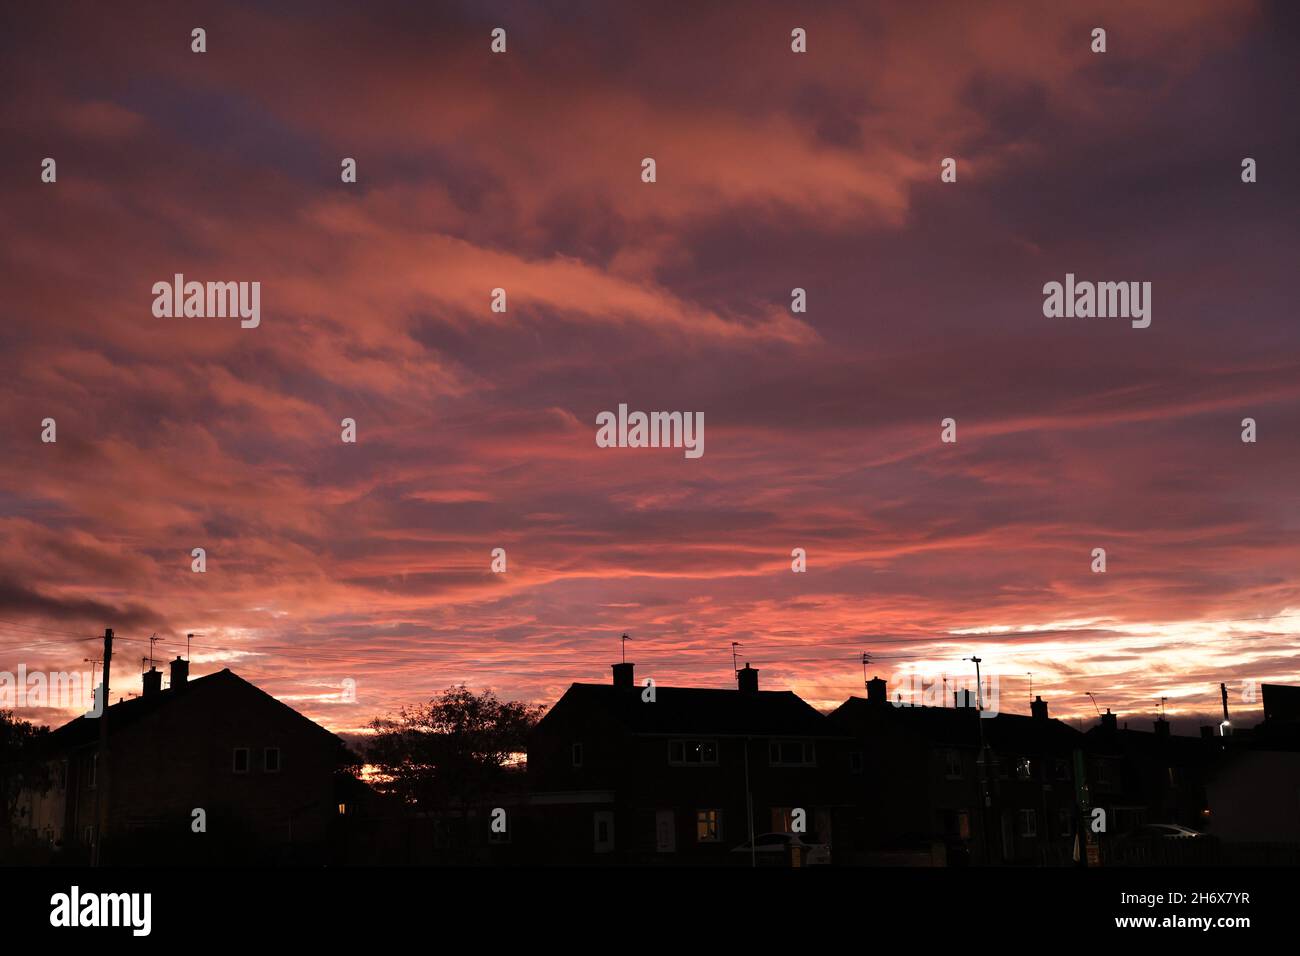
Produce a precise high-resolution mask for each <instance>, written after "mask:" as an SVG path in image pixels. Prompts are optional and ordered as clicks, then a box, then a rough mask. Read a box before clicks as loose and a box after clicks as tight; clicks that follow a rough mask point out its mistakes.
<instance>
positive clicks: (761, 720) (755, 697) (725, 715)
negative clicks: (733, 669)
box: [538, 684, 836, 737]
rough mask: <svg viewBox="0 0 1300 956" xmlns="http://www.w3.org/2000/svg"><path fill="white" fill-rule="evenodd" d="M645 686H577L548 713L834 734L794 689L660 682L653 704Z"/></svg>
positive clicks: (731, 732)
mask: <svg viewBox="0 0 1300 956" xmlns="http://www.w3.org/2000/svg"><path fill="white" fill-rule="evenodd" d="M642 692H643V689H642V688H640V687H615V686H613V685H612V684H572V685H570V687H569V689H568V690H567V691H565V692H564V696H562V697H561V698H560V699H559V700H558V701H557V702H556V704H555V706H554V707H552V708H551V710H550V712H549V713H548V714H547V716H546V717H543V718H542V720H541V722H540V723H539V725H538V726H539V727H544V726H545V725H546V722H547V720H548V719H549V718H550V716H551V715H552V714H556V713H566V712H568V711H570V710H572V709H578V710H579V711H580V712H581V711H586V712H589V713H593V714H599V715H601V716H602V717H603V718H605V719H607V720H611V721H614V722H616V723H618V724H619V725H621V726H622V727H623V728H624V729H625V730H626V731H628V732H629V733H635V734H679V733H680V734H685V733H694V734H714V735H719V736H735V737H743V736H750V735H753V736H781V735H798V736H804V737H808V736H821V737H828V736H834V735H835V733H836V731H835V728H834V727H832V726H831V724H830V723H829V722H828V721H827V719H826V717H825V716H823V715H822V714H820V713H818V712H817V711H816V710H815V709H814V708H813V707H812V706H811V705H810V704H808V703H807V702H806V701H804V700H803V699H802V698H800V697H799V696H798V695H796V694H795V693H793V692H792V691H788V690H783V691H775V690H760V691H750V692H746V691H740V690H711V689H706V688H697V687H663V686H659V685H656V687H655V699H654V702H653V703H649V702H645V701H642V700H641V694H642Z"/></svg>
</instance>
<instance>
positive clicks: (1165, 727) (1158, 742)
mask: <svg viewBox="0 0 1300 956" xmlns="http://www.w3.org/2000/svg"><path fill="white" fill-rule="evenodd" d="M1084 737H1085V740H1086V743H1085V749H1086V751H1087V754H1088V779H1089V784H1090V786H1091V793H1092V806H1094V807H1100V808H1102V809H1104V810H1105V811H1106V833H1107V834H1108V835H1110V837H1111V838H1114V837H1116V836H1118V835H1121V834H1125V833H1130V832H1132V831H1134V830H1136V829H1138V828H1139V827H1142V826H1145V825H1147V824H1155V823H1174V824H1178V825H1179V826H1184V827H1188V828H1191V829H1194V830H1202V829H1204V828H1205V809H1206V794H1205V778H1206V773H1207V769H1208V765H1209V761H1210V759H1211V758H1212V757H1213V756H1214V753H1215V749H1214V748H1213V746H1212V745H1211V744H1210V743H1209V742H1207V741H1206V740H1205V739H1204V738H1202V737H1179V736H1175V735H1173V734H1171V733H1170V732H1169V722H1168V721H1166V720H1163V719H1157V720H1156V721H1155V722H1154V727H1153V729H1152V730H1149V731H1146V730H1129V729H1127V728H1120V727H1119V726H1118V720H1117V718H1116V716H1115V715H1114V714H1112V713H1110V711H1109V710H1107V712H1106V713H1105V714H1103V715H1102V716H1101V719H1100V720H1099V721H1098V723H1097V724H1096V726H1094V727H1092V728H1091V729H1089V730H1088V732H1087V733H1086V734H1085V735H1084ZM1104 840H1105V837H1103V841H1104Z"/></svg>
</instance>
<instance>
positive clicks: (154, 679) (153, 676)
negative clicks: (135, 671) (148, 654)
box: [140, 665, 162, 697]
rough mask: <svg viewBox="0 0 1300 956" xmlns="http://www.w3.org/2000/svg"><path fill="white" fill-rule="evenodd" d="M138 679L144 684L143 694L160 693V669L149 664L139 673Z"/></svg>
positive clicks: (147, 695) (146, 695) (148, 695)
mask: <svg viewBox="0 0 1300 956" xmlns="http://www.w3.org/2000/svg"><path fill="white" fill-rule="evenodd" d="M140 679H141V681H142V682H143V684H144V695H143V696H145V697H152V696H153V695H154V694H159V693H162V671H160V670H159V669H158V668H156V667H154V666H153V665H150V666H149V669H148V670H147V671H145V672H144V673H143V674H142V675H140Z"/></svg>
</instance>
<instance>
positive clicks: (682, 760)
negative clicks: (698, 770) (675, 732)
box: [668, 740, 718, 767]
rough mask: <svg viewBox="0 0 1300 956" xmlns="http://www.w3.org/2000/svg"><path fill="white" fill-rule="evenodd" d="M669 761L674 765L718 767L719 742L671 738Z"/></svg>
mask: <svg viewBox="0 0 1300 956" xmlns="http://www.w3.org/2000/svg"><path fill="white" fill-rule="evenodd" d="M668 762H669V763H670V764H672V765H673V766H674V767H716V766H717V765H718V743H717V741H716V740H670V741H669V742H668Z"/></svg>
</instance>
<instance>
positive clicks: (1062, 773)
mask: <svg viewBox="0 0 1300 956" xmlns="http://www.w3.org/2000/svg"><path fill="white" fill-rule="evenodd" d="M1056 779H1057V780H1069V779H1070V762H1069V761H1068V760H1058V761H1056Z"/></svg>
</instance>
